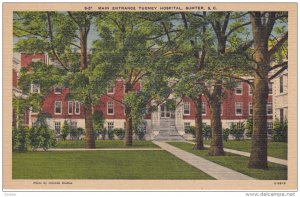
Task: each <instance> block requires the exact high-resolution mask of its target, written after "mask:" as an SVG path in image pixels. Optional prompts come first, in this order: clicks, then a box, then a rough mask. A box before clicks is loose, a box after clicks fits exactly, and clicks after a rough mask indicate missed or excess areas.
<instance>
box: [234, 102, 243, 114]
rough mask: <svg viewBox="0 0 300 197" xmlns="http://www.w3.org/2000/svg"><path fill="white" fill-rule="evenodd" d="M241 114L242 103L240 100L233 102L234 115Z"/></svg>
mask: <svg viewBox="0 0 300 197" xmlns="http://www.w3.org/2000/svg"><path fill="white" fill-rule="evenodd" d="M242 114H243V111H242V103H241V102H237V103H235V115H236V116H241V115H242Z"/></svg>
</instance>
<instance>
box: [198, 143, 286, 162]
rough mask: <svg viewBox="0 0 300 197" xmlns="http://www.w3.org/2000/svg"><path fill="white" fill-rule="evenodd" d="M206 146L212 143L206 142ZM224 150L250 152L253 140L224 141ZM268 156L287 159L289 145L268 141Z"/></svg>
mask: <svg viewBox="0 0 300 197" xmlns="http://www.w3.org/2000/svg"><path fill="white" fill-rule="evenodd" d="M204 144H207V145H209V144H210V141H208V140H205V141H204ZM223 146H224V148H230V149H234V150H239V151H245V152H250V151H251V140H240V141H238V140H228V141H227V142H226V141H223ZM268 156H271V157H276V158H279V159H287V143H285V142H273V141H268Z"/></svg>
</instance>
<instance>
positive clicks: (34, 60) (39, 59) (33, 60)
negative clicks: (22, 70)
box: [31, 58, 42, 62]
mask: <svg viewBox="0 0 300 197" xmlns="http://www.w3.org/2000/svg"><path fill="white" fill-rule="evenodd" d="M31 61H32V62H41V61H42V59H41V58H32V59H31Z"/></svg>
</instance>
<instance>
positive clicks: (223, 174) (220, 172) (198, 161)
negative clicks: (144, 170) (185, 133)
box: [153, 141, 255, 180]
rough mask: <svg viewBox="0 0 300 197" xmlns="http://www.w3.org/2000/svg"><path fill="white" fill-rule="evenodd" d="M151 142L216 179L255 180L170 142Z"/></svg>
mask: <svg viewBox="0 0 300 197" xmlns="http://www.w3.org/2000/svg"><path fill="white" fill-rule="evenodd" d="M153 143H154V144H156V145H158V146H160V147H161V148H162V149H164V150H166V151H168V152H169V153H171V154H173V155H175V156H176V157H178V158H179V159H181V160H183V161H185V162H187V163H188V164H190V165H192V166H194V167H196V168H198V169H199V170H201V171H203V172H205V173H206V174H208V175H210V176H212V177H214V178H216V179H218V180H255V179H254V178H252V177H249V176H247V175H244V174H242V173H239V172H236V171H234V170H232V169H229V168H226V167H223V166H221V165H218V164H216V163H214V162H211V161H208V160H206V159H203V158H201V157H199V156H196V155H194V154H192V153H189V152H186V151H184V150H181V149H179V148H176V147H174V146H172V145H170V144H167V143H166V142H163V141H153Z"/></svg>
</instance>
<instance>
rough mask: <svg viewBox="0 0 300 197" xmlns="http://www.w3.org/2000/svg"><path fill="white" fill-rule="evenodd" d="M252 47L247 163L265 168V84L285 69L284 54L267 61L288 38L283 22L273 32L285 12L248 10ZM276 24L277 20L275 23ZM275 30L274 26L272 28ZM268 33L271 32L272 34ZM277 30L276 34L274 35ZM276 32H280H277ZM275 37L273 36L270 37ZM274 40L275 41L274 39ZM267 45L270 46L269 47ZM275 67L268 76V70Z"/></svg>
mask: <svg viewBox="0 0 300 197" xmlns="http://www.w3.org/2000/svg"><path fill="white" fill-rule="evenodd" d="M250 20H251V25H252V34H253V40H254V48H253V54H252V57H253V58H251V60H252V61H253V62H254V68H253V69H254V70H255V74H254V82H253V99H252V103H253V134H252V148H251V155H250V159H249V163H248V166H249V167H250V168H260V169H264V168H267V167H268V161H267V131H268V128H267V116H266V105H267V99H268V90H269V87H268V83H269V81H270V80H272V79H273V78H274V77H276V76H277V75H279V74H280V73H282V72H283V71H284V70H285V69H287V61H285V60H286V59H287V56H286V57H285V58H284V59H285V60H284V59H279V60H277V62H278V61H279V63H278V64H277V65H274V64H273V65H272V64H271V61H272V60H273V61H274V59H275V60H276V58H274V56H275V54H276V53H278V51H280V50H284V45H285V44H286V42H287V39H288V31H287V28H286V25H285V24H284V25H283V26H281V27H280V25H279V27H277V29H278V28H280V31H279V32H274V31H273V29H274V27H275V24H276V21H282V22H283V23H285V22H286V21H287V14H286V13H284V12H283V13H281V12H250ZM277 25H278V23H277ZM275 30H276V29H275ZM272 32H273V33H274V34H275V35H273V34H272ZM276 33H277V36H276ZM278 33H280V34H279V35H278ZM273 36H275V39H274V38H272V37H273ZM274 40H277V42H276V41H274ZM270 45H271V46H270ZM276 69H278V71H277V72H275V73H274V74H273V75H272V76H269V74H270V72H271V71H273V70H275V71H276Z"/></svg>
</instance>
